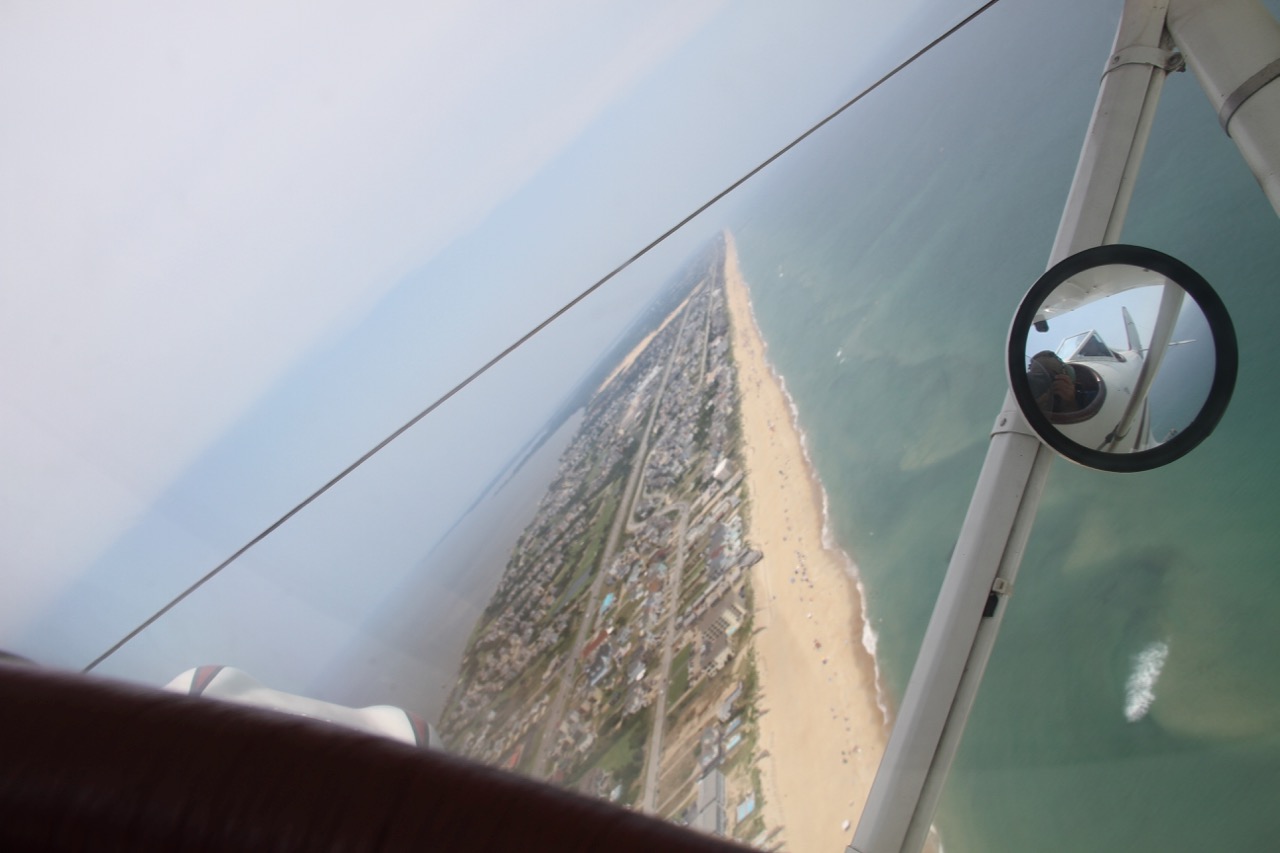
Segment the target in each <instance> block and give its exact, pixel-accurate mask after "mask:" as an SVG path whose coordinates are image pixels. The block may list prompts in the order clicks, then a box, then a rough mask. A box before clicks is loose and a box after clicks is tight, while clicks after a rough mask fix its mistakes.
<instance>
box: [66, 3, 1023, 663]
mask: <svg viewBox="0 0 1280 853" xmlns="http://www.w3.org/2000/svg"><path fill="white" fill-rule="evenodd" d="M998 2H1000V0H987V2H985V3H983V4H982V5H981V6H979V7H978V8H977V9H975V10H974V11H973V12H970V13H969V14H968V15H966V16H965V17H964V18H962V19H960V21H959V22H957V23H956V24H954V25H953V26H952V27H950V28H949V29H947V30H946V31H945V32H943V33H942V34H941V35H940V36H938V37H937V38H935V39H934V40H933V41H931V42H929V43H928V44H926V45H925V46H924V47H922V48H920V49H919V50H917V51H916V52H915V53H913V54H911V56H909V57H907V58H906V59H905V60H903V61H902V62H900V63H899V64H898V65H896V66H895V67H894V68H893V69H892V70H891V71H889V72H888V73H886V74H885V75H883V76H882V77H880V78H879V79H878V80H876V81H875V82H874V83H872V84H871V85H869V86H867V87H866V88H865V89H863V90H862V91H860V92H859V93H858V94H856V95H854V96H853V97H852V98H850V99H849V100H847V101H845V102H844V103H843V104H841V105H840V106H839V107H837V108H836V109H835V110H834V111H832V112H831V113H829V114H828V115H827V116H826V117H825V118H823V119H821V120H820V121H818V122H817V123H816V124H814V125H812V126H811V127H809V129H808V130H806V131H805V132H804V133H802V134H800V135H799V136H797V137H796V138H795V139H793V140H791V141H790V142H788V143H787V144H786V145H784V146H783V147H782V148H779V149H778V150H777V151H775V152H774V153H773V154H771V155H769V157H768V158H766V159H765V160H763V161H761V162H760V163H759V164H758V165H756V166H755V167H754V168H752V169H751V170H750V171H748V172H747V173H746V174H744V175H743V176H742V177H740V178H738V179H737V180H736V181H734V182H733V183H731V184H729V185H728V186H727V187H725V188H724V189H722V190H720V192H718V193H716V194H715V195H713V196H712V197H711V198H709V199H707V200H706V201H705V202H703V203H702V204H700V205H698V207H697V208H695V209H694V210H693V212H692V213H690V214H688V215H687V216H685V217H684V218H683V219H681V220H680V221H678V222H677V223H676V224H674V225H672V226H671V227H670V228H668V229H667V230H666V231H663V232H662V233H661V234H659V235H658V236H657V237H656V238H654V239H653V240H651V241H650V242H649V243H647V244H646V245H645V246H644V247H643V248H641V249H640V251H638V252H636V253H635V254H634V255H632V256H631V257H629V258H627V259H626V260H625V261H623V262H622V263H620V264H619V265H618V266H616V267H614V268H613V269H612V270H610V271H609V272H608V273H606V274H605V275H604V276H603V277H601V278H600V279H599V280H597V281H596V282H595V283H594V284H592V285H591V286H590V287H588V288H587V289H585V290H583V291H582V292H581V293H579V294H578V295H577V296H575V297H573V298H572V299H570V300H569V301H568V302H566V303H565V304H564V305H562V306H560V307H559V308H558V309H556V310H555V311H554V312H553V313H552V314H551V315H550V316H548V317H547V318H546V319H544V320H543V321H542V322H540V323H538V324H537V325H536V326H534V327H533V328H532V329H530V330H529V331H527V332H525V333H524V334H523V335H521V336H520V337H519V338H518V339H516V340H515V341H514V342H512V343H511V344H510V345H509V346H507V347H506V349H504V350H502V351H501V352H499V353H498V354H497V355H495V356H494V357H493V358H491V359H489V360H488V361H486V362H485V363H484V364H482V365H481V366H480V367H478V368H476V370H474V371H473V372H472V373H471V374H470V375H468V376H467V377H466V378H465V379H463V380H462V381H461V382H459V383H458V384H457V385H454V386H453V387H452V388H450V389H449V390H448V391H446V392H444V393H443V394H442V395H440V396H439V397H438V398H436V399H435V400H434V401H433V402H432V403H431V404H430V405H429V406H427V407H426V408H425V409H423V410H422V411H420V412H418V413H417V414H416V415H414V416H413V417H412V418H410V419H409V420H408V421H406V422H405V423H404V424H402V425H401V426H400V427H398V428H397V429H396V430H395V431H394V432H392V433H391V434H390V435H388V436H387V437H386V438H384V439H382V441H379V442H378V443H377V444H375V445H374V446H373V447H371V448H370V449H369V450H368V451H366V452H365V453H364V454H363V455H361V456H360V458H358V459H356V460H355V461H354V462H352V463H351V464H350V465H348V466H347V467H346V468H343V469H342V470H341V471H340V472H338V474H336V475H335V476H334V477H333V478H332V479H330V480H329V481H328V482H327V483H325V484H324V485H323V486H321V487H320V488H318V489H316V490H315V491H314V492H312V493H311V494H309V495H307V497H306V498H304V499H303V500H302V501H301V502H299V503H298V504H297V505H296V506H294V507H293V508H292V509H290V510H289V511H288V512H286V513H285V514H284V515H282V516H280V517H279V518H278V519H276V520H275V521H274V522H272V523H271V524H270V525H269V526H268V527H266V528H265V529H264V530H263V531H262V532H261V533H259V534H258V535H257V536H254V537H253V538H252V539H250V540H249V541H248V542H246V543H245V544H244V545H242V546H241V547H240V548H238V549H237V550H236V551H235V552H234V553H232V554H231V555H230V556H229V557H227V558H226V559H225V560H223V561H222V562H221V563H219V564H218V565H216V566H214V567H213V568H212V569H210V570H209V571H208V572H206V573H205V574H204V575H203V576H202V577H201V578H199V579H198V580H196V581H195V582H194V583H192V584H191V585H190V586H188V587H187V588H186V589H184V590H182V592H180V593H178V594H177V595H176V596H174V597H173V598H172V599H170V600H169V602H168V603H166V604H165V605H164V606H163V607H161V608H160V609H159V610H157V611H156V612H155V613H153V614H151V615H150V616H148V617H147V618H146V619H145V620H143V621H142V622H140V623H139V624H138V625H137V626H136V627H134V628H133V629H132V630H131V631H129V633H127V634H125V635H124V636H123V637H121V638H120V639H119V640H117V641H116V643H115V644H114V645H112V646H111V647H110V648H109V649H107V650H106V651H104V652H103V653H102V654H100V655H98V656H97V657H96V658H94V659H93V660H92V661H90V662H89V664H88V665H87V666H85V668H84V670H83V671H84V672H91V671H93V670H94V669H95V668H96V667H97V666H98V665H99V664H101V663H102V662H103V661H105V660H106V659H107V658H109V657H111V656H112V655H113V654H115V653H116V652H118V651H119V650H120V649H121V648H122V647H123V646H124V645H125V644H126V643H128V642H129V641H130V640H132V639H133V638H134V637H136V636H138V635H139V634H141V633H142V632H143V631H145V630H146V629H147V628H149V627H151V626H152V625H153V624H155V622H156V621H157V620H159V619H160V618H161V617H162V616H164V615H165V614H166V613H168V612H169V611H170V610H172V609H173V608H174V607H177V606H178V605H179V604H180V603H181V602H182V601H183V600H185V599H186V598H187V597H188V596H190V595H191V594H192V593H193V592H195V591H196V590H198V589H199V588H200V587H202V586H204V585H205V584H206V583H208V582H209V581H211V580H213V578H215V577H216V576H217V575H218V574H220V573H221V572H222V570H223V569H225V568H227V566H230V565H231V564H232V563H234V562H235V561H236V560H238V559H240V557H242V556H243V555H244V554H245V553H246V552H247V551H249V550H250V549H251V548H253V547H254V546H255V545H257V544H258V543H259V542H261V541H262V540H263V539H266V538H267V537H268V536H270V535H271V534H272V533H274V532H275V531H276V530H277V529H279V528H280V527H281V526H283V525H284V524H285V522H287V521H288V520H289V519H291V518H293V517H294V516H295V515H297V514H298V513H299V512H301V511H302V510H304V509H306V508H307V507H308V506H309V505H310V504H311V503H312V502H313V501H315V500H316V499H317V498H319V497H320V496H321V495H323V494H324V493H325V492H327V491H329V490H330V489H332V488H333V487H334V486H336V485H338V483H340V482H342V480H344V479H345V478H346V477H347V475H348V474H350V473H351V472H353V471H355V470H356V469H357V468H359V467H360V466H361V465H363V464H364V463H365V462H368V461H369V460H370V459H371V458H373V456H375V455H376V454H377V453H378V452H380V451H381V450H382V449H383V448H385V447H386V446H387V445H388V444H390V443H391V442H393V441H395V440H396V439H397V438H399V437H400V436H401V435H403V434H404V433H406V432H407V431H409V430H410V429H412V428H413V426H414V425H415V424H417V423H418V422H419V421H421V420H422V419H423V418H425V417H426V416H427V415H429V414H431V413H432V412H434V411H435V410H436V409H438V408H440V406H442V405H444V403H446V402H448V401H449V400H450V399H451V398H452V397H453V396H454V395H456V394H457V393H458V392H459V391H461V390H462V389H464V388H466V387H467V386H468V385H470V384H471V383H472V382H474V381H475V380H477V379H479V378H480V377H481V376H483V375H484V374H485V373H487V372H488V371H489V369H490V368H492V367H493V366H494V365H496V364H497V363H498V362H500V361H502V360H503V359H505V358H506V357H507V356H509V355H511V353H513V352H515V351H516V350H517V349H519V348H520V347H522V346H523V345H524V344H526V343H528V341H529V340H530V339H531V338H533V337H534V336H535V335H537V334H538V333H539V332H541V331H542V330H543V329H545V328H546V327H547V326H550V325H551V324H552V323H554V322H555V321H556V320H558V319H560V317H561V316H563V315H564V314H565V313H566V312H568V311H569V310H570V309H572V308H573V307H574V306H576V305H577V304H578V303H579V302H581V301H582V300H584V299H586V298H587V297H588V296H590V295H591V294H592V293H595V292H596V291H597V290H599V289H600V288H601V287H603V286H604V285H605V284H607V283H608V282H609V281H611V280H612V279H613V278H615V277H616V276H617V275H618V274H619V273H621V272H622V271H623V270H625V269H627V267H629V266H631V265H632V264H634V263H635V262H636V261H638V260H640V259H641V258H643V257H644V256H645V255H647V254H649V252H651V251H652V250H653V249H654V248H656V247H657V246H658V245H660V244H661V243H662V242H664V241H665V240H666V239H667V238H668V237H670V236H671V235H672V234H675V233H676V232H677V231H679V230H680V229H681V228H683V227H684V226H686V225H688V224H689V223H690V222H692V221H693V220H694V219H696V218H697V217H698V216H699V215H701V214H702V213H703V212H704V211H706V210H707V208H709V207H711V206H712V205H713V204H715V203H716V202H718V201H720V199H722V198H724V197H725V196H727V195H728V194H729V193H731V192H733V191H734V190H736V189H737V188H738V187H740V186H742V185H743V184H744V183H746V182H747V181H749V180H751V178H753V177H755V176H756V175H757V174H758V173H760V172H761V171H762V170H764V169H765V168H767V167H768V166H770V165H772V164H773V162H774V161H776V160H777V159H778V158H780V157H782V156H783V155H784V154H786V153H787V152H789V151H790V150H791V149H792V148H795V147H796V146H797V145H799V144H800V143H801V142H803V141H805V140H806V139H808V138H809V137H810V136H812V135H813V134H814V133H816V132H818V131H819V130H821V129H822V128H823V127H825V126H826V125H827V124H829V123H830V122H832V121H833V120H835V119H836V118H837V117H838V116H840V115H841V114H842V113H844V112H845V111H846V110H848V109H849V108H850V107H852V106H853V105H854V104H856V103H858V102H859V101H861V100H862V99H863V98H865V97H866V96H867V95H869V94H871V93H872V92H874V91H875V90H876V89H878V88H880V87H881V86H882V85H884V84H885V83H887V82H888V81H889V80H891V79H892V78H893V77H895V76H897V75H898V73H899V72H901V71H903V70H904V69H905V68H907V67H908V66H910V65H911V64H912V63H914V62H915V61H916V60H917V59H919V58H920V57H922V56H924V55H925V54H926V53H928V52H929V51H931V50H933V49H934V48H935V47H937V46H938V45H940V44H942V42H944V41H946V40H947V39H948V38H950V37H951V36H953V35H955V34H956V33H957V32H959V31H960V30H962V29H964V28H965V27H966V26H968V25H969V24H970V23H971V22H973V21H974V20H975V19H976V18H978V16H980V15H981V14H982V13H983V12H986V11H987V10H988V9H990V8H991V7H992V6H994V5H996V3H998Z"/></svg>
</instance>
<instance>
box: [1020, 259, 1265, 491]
mask: <svg viewBox="0 0 1280 853" xmlns="http://www.w3.org/2000/svg"><path fill="white" fill-rule="evenodd" d="M1111 264H1124V265H1127V266H1137V267H1142V268H1144V269H1149V270H1152V271H1153V272H1157V273H1160V274H1161V275H1163V276H1165V277H1166V278H1168V279H1170V280H1171V281H1174V282H1176V283H1178V284H1179V285H1181V286H1182V288H1183V289H1184V290H1185V291H1186V292H1187V293H1188V294H1189V295H1190V296H1191V298H1192V299H1194V300H1195V302H1196V304H1197V305H1198V306H1199V308H1200V310H1201V311H1203V312H1204V316H1205V320H1206V321H1207V322H1208V324H1209V329H1210V330H1211V331H1212V332H1213V347H1214V359H1215V363H1214V374H1213V384H1212V385H1211V386H1210V389H1209V397H1208V399H1207V400H1205V403H1204V406H1203V407H1202V408H1201V409H1200V412H1199V413H1198V414H1197V415H1196V416H1195V418H1194V419H1192V421H1191V423H1190V424H1188V425H1187V427H1186V428H1185V429H1184V430H1182V431H1181V432H1179V433H1178V434H1177V435H1176V436H1174V437H1173V438H1171V439H1170V440H1169V441H1167V442H1165V443H1163V444H1161V445H1159V446H1157V447H1153V448H1150V449H1148V450H1140V451H1138V452H1136V453H1104V452H1103V451H1101V450H1094V449H1093V448H1089V447H1084V446H1083V445H1080V444H1077V443H1076V442H1074V441H1071V440H1070V439H1069V438H1067V437H1066V436H1064V435H1063V434H1062V433H1061V432H1059V431H1058V430H1057V429H1056V428H1055V427H1054V426H1053V425H1052V424H1050V423H1049V419H1048V418H1047V417H1046V416H1045V415H1044V413H1043V412H1041V411H1040V407H1039V406H1037V405H1036V404H1035V399H1034V397H1033V395H1032V393H1031V386H1030V385H1029V384H1028V383H1027V378H1026V376H1027V373H1026V358H1027V335H1028V333H1029V332H1030V329H1031V325H1032V322H1033V321H1034V320H1035V315H1036V313H1037V312H1038V311H1039V310H1040V306H1041V305H1042V304H1043V303H1044V300H1045V299H1046V298H1047V297H1048V296H1049V294H1050V293H1052V292H1053V291H1054V290H1055V289H1057V287H1058V285H1060V284H1062V283H1063V282H1064V281H1066V280H1067V279H1069V278H1071V277H1072V276H1074V275H1077V274H1079V273H1081V272H1084V271H1085V270H1088V269H1092V268H1094V267H1100V266H1107V265H1111ZM1239 361H1240V354H1239V350H1238V349H1237V346H1236V333H1235V327H1234V326H1233V325H1232V323H1231V317H1230V316H1229V315H1228V314H1227V309H1226V306H1225V305H1223V303H1222V300H1221V299H1219V298H1218V294H1217V293H1215V292H1214V290H1213V288H1212V287H1210V286H1209V283H1208V282H1207V281H1205V280H1204V278H1203V277H1201V275H1200V274H1199V273H1197V272H1196V271H1195V270H1193V269H1191V267H1189V266H1187V265H1186V264H1184V263H1183V262H1182V261H1179V260H1178V259H1177V258H1173V257H1170V256H1169V255H1166V254H1164V253H1163V252H1159V251H1156V250H1155V249H1148V248H1146V247H1144V246H1132V245H1127V244H1124V243H1113V244H1110V245H1107V246H1096V247H1094V248H1092V249H1085V250H1084V251H1082V252H1077V253H1076V254H1074V255H1071V256H1070V257H1068V258H1065V259H1063V260H1062V261H1059V262H1058V263H1057V264H1055V265H1054V266H1053V267H1051V268H1050V269H1049V270H1048V271H1047V272H1045V274H1044V275H1042V276H1040V278H1039V279H1038V280H1037V281H1036V283H1035V284H1033V285H1032V286H1031V289H1030V290H1028V291H1027V294H1026V296H1024V297H1023V298H1022V303H1021V304H1020V305H1019V306H1018V311H1017V313H1016V314H1014V317H1013V323H1012V325H1011V326H1010V327H1009V341H1008V347H1007V362H1006V365H1005V366H1006V370H1007V372H1008V379H1009V388H1010V389H1011V390H1012V392H1013V396H1014V398H1015V399H1016V400H1017V401H1018V408H1019V409H1021V410H1022V415H1023V417H1024V418H1025V419H1026V421H1027V423H1028V424H1029V425H1030V426H1031V428H1032V429H1033V430H1035V432H1036V435H1038V436H1039V437H1040V439H1041V440H1042V441H1043V442H1044V443H1045V444H1047V445H1049V446H1050V447H1051V448H1053V449H1054V450H1055V451H1057V452H1058V453H1059V454H1061V455H1062V456H1065V457H1066V458H1068V459H1070V460H1071V461H1073V462H1077V463H1079V464H1081V465H1085V466H1087V467H1089V468H1096V469H1099V470H1102V471H1117V472H1133V471H1149V470H1151V469H1152V468H1159V467H1160V466H1162V465H1167V464H1169V463H1170V462H1172V461H1174V460H1175V459H1178V458H1180V457H1182V456H1185V455H1186V454H1187V453H1189V452H1190V451H1191V450H1192V449H1194V448H1195V447H1196V446H1197V445H1198V444H1200V442H1202V441H1204V440H1205V439H1206V438H1208V436H1209V434H1210V433H1212V432H1213V430H1214V428H1215V427H1217V425H1218V422H1219V421H1220V420H1221V419H1222V415H1223V413H1224V412H1225V411H1226V409H1227V404H1228V403H1230V402H1231V394H1232V392H1233V391H1234V390H1235V384H1236V372H1237V370H1238V368H1239Z"/></svg>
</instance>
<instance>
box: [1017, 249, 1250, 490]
mask: <svg viewBox="0 0 1280 853" xmlns="http://www.w3.org/2000/svg"><path fill="white" fill-rule="evenodd" d="M1238 361H1239V356H1238V352H1237V350H1236V335H1235V330H1234V329H1233V328H1232V325H1231V319H1230V317H1228V316H1227V310H1226V308H1225V307H1224V306H1223V304H1222V300H1221V299H1219V298H1218V295H1217V294H1216V293H1214V292H1213V289H1212V288H1210V287H1209V284H1208V282H1206V281H1205V280H1204V279H1203V278H1201V277H1200V275H1199V274H1197V273H1196V272H1195V271H1194V270H1193V269H1191V268H1190V267H1188V266H1187V265H1186V264H1184V263H1182V262H1181V261H1178V260H1176V259H1175V258H1171V257H1169V256H1168V255H1165V254H1163V253H1161V252H1157V251H1155V250H1154V249H1145V248H1142V247H1140V246H1125V245H1111V246H1099V247H1097V248H1094V249H1086V250H1085V251H1083V252H1080V253H1079V254H1076V255H1072V256H1071V257H1069V258H1067V259H1066V260H1064V261H1062V262H1061V263H1058V264H1056V265H1055V266H1054V267H1053V268H1052V269H1050V270H1049V271H1048V272H1046V273H1045V274H1044V275H1043V276H1041V277H1040V280H1039V281H1037V282H1036V283H1035V284H1034V285H1033V286H1032V287H1031V290H1029V291H1028V292H1027V295H1026V296H1025V297H1023V300H1022V304H1021V305H1020V306H1018V313H1017V314H1016V315H1015V316H1014V318H1013V325H1012V327H1011V328H1010V330H1009V347H1008V371H1009V385H1010V387H1011V388H1012V389H1013V394H1014V397H1015V398H1017V401H1018V405H1019V407H1020V408H1021V409H1022V413H1023V415H1024V416H1025V417H1026V420H1027V423H1028V424H1030V425H1031V428H1032V429H1034V430H1035V431H1036V433H1037V434H1038V435H1039V436H1040V438H1041V439H1043V440H1044V442H1045V443H1046V444H1048V445H1049V446H1050V447H1052V448H1053V449H1054V450H1056V451H1058V452H1059V453H1061V454H1062V455H1063V456H1065V457H1067V458H1068V459H1071V460H1073V461H1075V462H1079V463H1080V464H1082V465H1087V466H1089V467H1091V468H1100V469H1103V470H1107V471H1145V470H1148V469H1150V468H1157V467H1159V466H1161V465H1165V464H1168V463H1169V462H1172V461H1173V460H1174V459H1177V458H1178V457H1179V456H1182V455H1183V454H1185V453H1187V452H1188V451H1190V450H1191V449H1192V448H1193V447H1195V446H1196V445H1197V444H1199V443H1200V442H1201V441H1203V440H1204V439H1205V437H1207V436H1208V435H1209V433H1211V432H1212V431H1213V428H1214V427H1215V426H1217V424H1218V421H1219V419H1221V417H1222V413H1223V412H1224V411H1225V410H1226V408H1227V402H1228V401H1229V400H1230V399H1231V392H1232V390H1233V389H1234V387H1235V381H1236V367H1237V364H1238Z"/></svg>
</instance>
